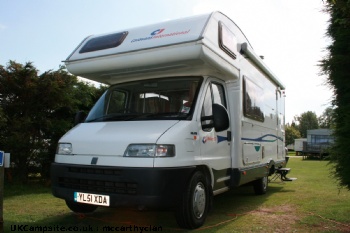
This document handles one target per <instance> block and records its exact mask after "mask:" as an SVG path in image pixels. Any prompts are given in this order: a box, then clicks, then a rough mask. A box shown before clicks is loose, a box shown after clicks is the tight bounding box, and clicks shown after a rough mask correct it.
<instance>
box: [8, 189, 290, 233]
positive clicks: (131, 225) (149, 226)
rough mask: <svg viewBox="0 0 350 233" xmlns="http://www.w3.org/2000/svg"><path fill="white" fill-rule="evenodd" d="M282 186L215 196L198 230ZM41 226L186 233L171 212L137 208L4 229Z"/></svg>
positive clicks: (209, 229)
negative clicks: (263, 192) (265, 190)
mask: <svg viewBox="0 0 350 233" xmlns="http://www.w3.org/2000/svg"><path fill="white" fill-rule="evenodd" d="M283 188H284V187H283V186H276V185H274V186H272V187H269V189H268V192H267V193H266V194H265V195H259V196H257V195H255V194H254V191H253V188H252V187H251V186H244V187H240V188H238V189H234V190H231V191H229V192H226V193H224V194H221V195H218V196H216V197H215V198H214V205H213V210H212V211H211V212H210V213H209V215H208V218H207V221H206V223H205V225H204V226H203V227H202V228H201V229H200V230H201V231H202V232H212V231H213V230H214V231H215V230H218V229H220V228H221V226H224V225H225V223H227V222H232V221H234V220H235V219H236V218H237V216H240V215H243V214H244V213H247V212H249V211H252V210H255V209H258V208H259V207H260V206H261V205H262V204H263V203H264V202H265V201H266V200H267V199H269V198H270V196H271V195H273V194H274V193H276V192H281V191H282V192H283ZM43 191H45V190H43ZM285 191H288V190H285ZM19 227H20V228H19ZM21 227H22V228H21ZM31 227H32V228H31ZM24 228H25V229H24ZM44 229H46V231H47V232H62V231H63V229H64V230H65V231H67V232H69V231H71V232H118V231H124V232H141V231H142V232H147V231H148V232H188V231H187V230H184V229H180V228H179V227H178V225H177V223H176V220H175V216H174V213H173V211H164V210H145V211H139V210H137V209H133V208H98V209H97V211H95V212H94V213H91V214H85V215H84V214H75V213H72V212H69V211H68V208H67V212H64V213H61V214H58V215H56V216H54V217H47V218H44V219H43V220H41V221H36V222H11V221H7V222H5V229H4V230H5V231H4V232H18V231H20V230H24V231H25V230H27V231H28V232H44Z"/></svg>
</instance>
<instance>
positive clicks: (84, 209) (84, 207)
mask: <svg viewBox="0 0 350 233" xmlns="http://www.w3.org/2000/svg"><path fill="white" fill-rule="evenodd" d="M66 205H67V206H68V208H69V209H70V210H71V211H73V212H75V213H83V214H86V213H91V212H94V211H95V210H96V209H97V206H95V205H88V204H81V203H77V202H73V201H67V200H66Z"/></svg>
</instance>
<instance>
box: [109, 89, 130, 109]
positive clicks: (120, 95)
mask: <svg viewBox="0 0 350 233" xmlns="http://www.w3.org/2000/svg"><path fill="white" fill-rule="evenodd" d="M125 102H126V93H125V92H122V91H119V90H114V91H113V92H112V93H111V94H110V97H109V102H108V107H107V114H111V113H123V112H124V109H125Z"/></svg>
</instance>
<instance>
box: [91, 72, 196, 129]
mask: <svg viewBox="0 0 350 233" xmlns="http://www.w3.org/2000/svg"><path fill="white" fill-rule="evenodd" d="M201 82H202V78H200V77H175V78H162V79H152V80H142V81H135V82H129V83H122V84H117V85H114V86H112V87H110V88H109V89H108V90H107V91H106V92H105V93H104V94H103V95H102V96H101V98H100V99H99V100H98V101H97V103H96V104H95V106H94V107H93V108H92V109H91V111H90V113H89V115H88V117H87V118H86V120H85V122H101V121H126V120H190V119H192V114H193V110H194V106H195V102H196V99H197V95H198V89H199V87H200V83H201Z"/></svg>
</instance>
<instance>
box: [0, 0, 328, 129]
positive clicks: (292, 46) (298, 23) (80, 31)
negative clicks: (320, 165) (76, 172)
mask: <svg viewBox="0 0 350 233" xmlns="http://www.w3.org/2000/svg"><path fill="white" fill-rule="evenodd" d="M322 9H323V2H322V0H307V1H305V0H293V1H283V0H176V1H175V0H173V1H170V0H131V1H122V0H119V1H118V0H98V1H97V0H56V1H52V0H0V65H3V66H5V65H6V64H7V63H8V61H9V60H15V61H17V62H19V63H25V62H28V61H31V62H33V63H34V65H35V67H37V69H39V70H40V71H41V72H44V71H47V70H50V69H53V70H56V69H58V68H59V66H60V65H63V63H62V61H63V60H65V59H66V58H67V57H68V55H69V54H70V53H71V52H72V51H73V50H74V49H75V47H76V46H77V45H78V44H79V43H80V42H81V41H82V40H83V39H84V38H85V37H87V36H88V35H91V34H100V33H106V32H113V31H120V30H124V29H128V28H132V27H136V26H141V25H147V24H152V23H157V22H161V21H165V20H169V19H176V18H182V17H187V16H191V15H196V14H202V13H208V12H211V11H215V10H218V11H221V12H223V13H224V14H226V15H227V16H229V17H230V18H231V19H232V20H233V21H235V22H236V23H237V24H238V25H239V27H240V28H241V29H242V31H243V32H244V33H245V35H246V36H247V37H248V39H249V41H250V43H251V44H252V46H253V48H254V50H255V52H256V53H257V54H259V55H264V57H265V63H266V64H267V65H268V66H269V67H270V69H271V70H272V71H273V72H274V73H275V74H276V75H277V76H278V77H279V78H280V80H282V82H283V83H284V84H285V86H286V88H287V89H286V94H287V99H286V121H287V122H290V123H291V121H292V119H293V117H294V116H295V115H300V114H301V113H303V112H306V111H313V112H315V113H316V114H317V115H320V114H322V112H323V111H324V109H325V108H326V107H327V106H329V103H330V100H331V96H332V92H331V91H330V90H329V88H327V87H326V86H324V85H323V83H324V81H325V78H324V77H320V76H319V75H318V74H319V71H320V70H319V68H318V67H317V64H318V61H319V60H321V59H322V57H323V56H324V55H325V52H324V49H325V48H326V46H327V44H328V43H329V40H327V38H326V37H325V30H326V28H327V20H328V15H327V14H325V13H323V12H321V10H322Z"/></svg>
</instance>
